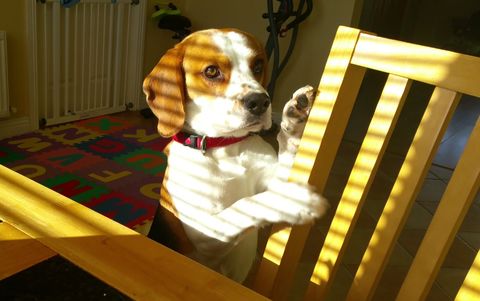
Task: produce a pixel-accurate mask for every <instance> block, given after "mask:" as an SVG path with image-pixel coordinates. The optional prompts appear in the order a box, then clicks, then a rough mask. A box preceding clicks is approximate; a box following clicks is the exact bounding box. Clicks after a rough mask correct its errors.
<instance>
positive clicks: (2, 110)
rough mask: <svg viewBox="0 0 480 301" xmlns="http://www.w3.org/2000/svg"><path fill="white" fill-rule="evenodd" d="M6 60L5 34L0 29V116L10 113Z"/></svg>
mask: <svg viewBox="0 0 480 301" xmlns="http://www.w3.org/2000/svg"><path fill="white" fill-rule="evenodd" d="M7 62H8V60H7V34H6V33H5V31H0V118H2V117H7V116H8V115H10V106H9V102H8V64H7Z"/></svg>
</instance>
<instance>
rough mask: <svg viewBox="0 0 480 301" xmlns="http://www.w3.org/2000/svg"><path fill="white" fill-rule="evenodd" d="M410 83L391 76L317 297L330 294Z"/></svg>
mask: <svg viewBox="0 0 480 301" xmlns="http://www.w3.org/2000/svg"><path fill="white" fill-rule="evenodd" d="M410 85H411V81H410V80H408V79H405V78H402V77H399V76H396V75H390V76H389V77H388V79H387V82H386V84H385V88H384V90H383V93H382V95H381V97H380V100H379V102H378V105H377V108H376V110H375V112H374V114H373V117H372V120H371V123H370V125H369V128H368V130H367V134H366V136H365V139H364V141H363V143H362V146H361V147H360V151H359V153H358V156H357V159H356V161H355V164H354V166H353V169H352V172H351V174H350V177H349V179H348V181H347V184H346V187H345V189H344V192H343V195H342V197H341V199H340V202H339V204H338V207H337V211H336V213H335V216H334V218H333V221H332V223H331V226H330V230H329V232H328V234H327V237H326V239H325V242H324V245H323V248H322V250H321V252H320V255H319V257H318V260H317V264H316V266H315V270H314V272H313V275H312V278H311V282H313V283H315V284H317V285H319V286H318V288H317V289H316V292H315V295H316V298H319V299H323V298H324V297H325V296H326V293H327V292H328V290H329V289H330V286H331V284H332V282H333V279H334V278H335V275H336V271H337V269H338V266H339V264H340V260H341V257H342V255H343V253H344V251H345V248H346V247H347V242H348V240H349V238H350V236H351V234H352V232H353V229H354V227H355V223H356V221H357V219H358V216H359V213H360V210H361V208H362V206H363V203H364V200H365V198H366V196H367V194H368V191H369V188H370V185H371V183H372V182H373V179H374V178H375V174H376V170H377V168H378V166H379V164H380V161H381V159H382V156H383V153H384V151H385V149H386V147H387V144H388V141H389V139H390V136H391V134H392V132H393V129H394V127H395V124H396V121H397V119H398V116H399V115H400V111H401V109H402V106H403V103H404V101H405V98H406V95H407V93H408V91H409V87H410Z"/></svg>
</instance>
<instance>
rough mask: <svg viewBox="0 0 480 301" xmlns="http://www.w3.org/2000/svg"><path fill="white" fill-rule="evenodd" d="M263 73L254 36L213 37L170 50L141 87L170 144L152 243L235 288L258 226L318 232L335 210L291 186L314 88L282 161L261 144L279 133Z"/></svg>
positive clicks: (229, 32)
mask: <svg viewBox="0 0 480 301" xmlns="http://www.w3.org/2000/svg"><path fill="white" fill-rule="evenodd" d="M266 67H267V60H266V55H265V52H264V50H263V47H262V46H261V45H260V43H259V42H257V40H255V38H254V37H253V36H251V35H250V34H247V33H245V32H242V31H239V30H235V29H210V30H203V31H198V32H195V33H193V34H191V35H190V36H188V37H187V38H185V39H184V40H183V41H182V42H180V43H179V44H177V45H176V46H175V47H174V48H172V49H170V50H168V51H167V52H166V54H165V55H164V56H163V57H162V58H161V59H160V61H159V62H158V64H157V65H156V66H155V67H154V69H153V70H152V72H151V73H150V74H149V75H148V76H147V77H146V79H145V81H144V83H143V90H144V93H145V94H146V98H147V102H148V105H149V106H150V108H151V110H152V111H153V113H154V114H155V115H156V117H157V118H158V132H159V133H160V135H162V136H164V137H173V139H172V142H170V144H169V145H168V146H167V148H166V149H165V152H166V153H167V156H168V168H167V171H166V173H165V177H164V180H163V183H162V189H161V199H160V204H161V206H160V209H159V212H157V215H156V217H155V219H154V222H153V224H152V229H151V231H150V235H149V236H150V237H151V238H153V239H155V240H157V241H159V242H161V243H163V244H165V245H167V246H168V247H170V248H172V249H174V250H176V251H178V252H180V253H183V254H185V255H186V256H188V257H190V258H192V259H194V260H196V261H198V262H200V263H202V264H204V265H206V266H208V267H210V268H212V269H214V270H216V271H218V272H220V273H222V274H224V275H226V276H228V277H230V278H232V279H234V280H236V281H238V282H242V281H243V280H244V279H245V278H246V276H247V274H248V272H249V270H250V267H251V265H252V263H253V262H254V259H255V256H256V246H257V230H258V229H259V228H260V227H262V226H264V225H266V224H269V223H289V224H305V223H311V222H312V221H313V220H315V219H317V218H319V217H320V216H322V215H323V214H324V212H325V210H326V208H327V206H328V205H327V202H326V201H325V200H324V199H323V198H322V197H321V196H320V195H319V194H317V193H316V192H315V191H314V190H313V189H312V188H311V187H310V186H308V185H304V184H298V183H291V182H288V181H287V178H288V170H289V168H290V166H291V163H292V159H293V156H294V154H295V152H296V148H297V147H298V141H299V139H300V136H301V135H302V132H303V127H304V126H305V123H306V119H307V115H308V113H309V110H310V107H311V105H312V101H313V98H314V89H313V88H312V87H309V86H307V87H303V88H301V89H299V90H298V91H296V92H295V93H294V95H293V97H292V99H291V100H290V101H289V102H288V103H287V104H286V106H285V109H284V111H283V120H282V123H281V129H280V133H279V136H278V140H279V144H280V146H279V147H280V154H279V155H277V153H276V152H275V151H274V149H273V148H272V147H271V146H270V144H268V143H266V142H265V141H264V140H263V139H262V138H261V137H260V136H259V135H258V132H260V131H261V130H263V129H269V128H270V127H271V124H272V119H271V110H272V109H271V100H270V98H269V95H268V93H267V92H266V90H265V88H264V86H265V83H266Z"/></svg>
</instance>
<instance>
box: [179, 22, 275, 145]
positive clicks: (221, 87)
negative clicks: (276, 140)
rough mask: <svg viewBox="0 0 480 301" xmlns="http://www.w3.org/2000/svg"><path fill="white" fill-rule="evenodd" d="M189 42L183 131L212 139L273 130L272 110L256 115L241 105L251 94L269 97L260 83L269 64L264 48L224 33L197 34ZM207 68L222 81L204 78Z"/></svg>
mask: <svg viewBox="0 0 480 301" xmlns="http://www.w3.org/2000/svg"><path fill="white" fill-rule="evenodd" d="M186 42H187V43H189V42H190V43H191V44H187V45H188V47H187V48H186V49H185V56H184V60H183V70H184V72H185V87H186V94H187V98H188V100H187V101H186V104H185V124H184V127H185V128H186V129H187V130H190V131H192V132H195V133H197V134H199V135H206V136H210V137H219V136H235V137H239V136H244V135H247V134H248V133H250V132H258V131H260V130H262V129H268V128H270V126H271V106H269V107H268V109H267V110H266V112H265V113H263V114H261V115H260V116H255V115H253V114H251V113H250V112H248V110H247V109H246V108H245V106H244V105H242V98H243V97H245V95H247V94H248V93H252V92H253V93H267V92H266V90H265V89H264V88H263V86H262V84H261V83H260V81H262V80H263V81H264V77H265V74H264V73H265V67H266V64H267V62H266V59H265V54H264V52H263V49H262V48H261V46H260V45H259V44H258V43H257V42H256V41H254V40H253V39H252V37H250V36H247V35H245V34H243V33H241V32H237V31H223V30H206V31H201V32H197V33H195V36H193V37H191V38H187V40H186ZM257 64H259V65H261V69H260V70H261V73H259V72H258V70H259V68H258V65H257ZM256 65H257V66H256ZM208 66H216V67H218V69H219V71H220V73H221V75H220V76H219V78H218V79H214V80H212V79H208V78H206V77H205V76H204V74H203V72H204V70H205V69H206V68H207V67H208ZM255 67H257V69H255ZM254 70H255V71H256V72H254Z"/></svg>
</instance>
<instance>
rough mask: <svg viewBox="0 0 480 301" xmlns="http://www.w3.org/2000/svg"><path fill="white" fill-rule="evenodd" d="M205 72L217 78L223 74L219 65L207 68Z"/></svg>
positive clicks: (209, 76)
mask: <svg viewBox="0 0 480 301" xmlns="http://www.w3.org/2000/svg"><path fill="white" fill-rule="evenodd" d="M203 74H204V75H205V76H206V77H207V78H210V79H216V78H219V77H220V76H221V72H220V69H219V68H218V67H217V66H213V65H211V66H208V67H207V68H205V70H203Z"/></svg>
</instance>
